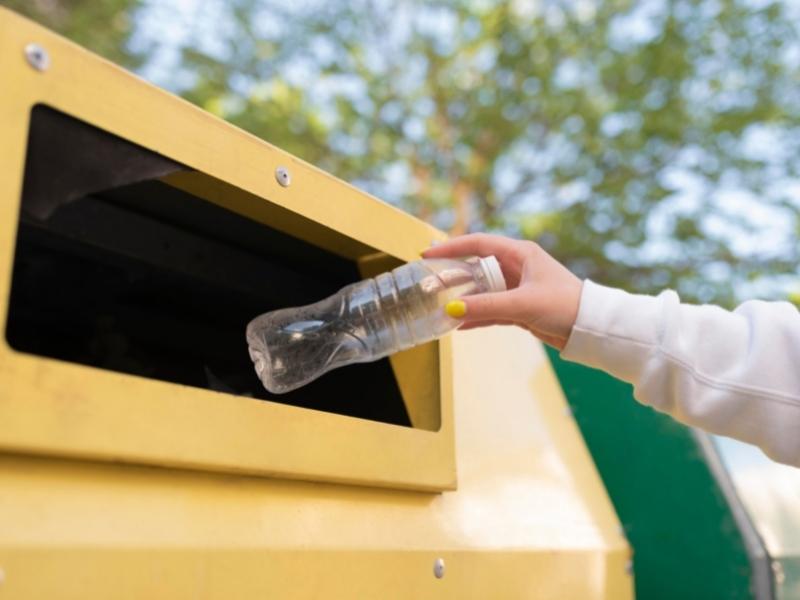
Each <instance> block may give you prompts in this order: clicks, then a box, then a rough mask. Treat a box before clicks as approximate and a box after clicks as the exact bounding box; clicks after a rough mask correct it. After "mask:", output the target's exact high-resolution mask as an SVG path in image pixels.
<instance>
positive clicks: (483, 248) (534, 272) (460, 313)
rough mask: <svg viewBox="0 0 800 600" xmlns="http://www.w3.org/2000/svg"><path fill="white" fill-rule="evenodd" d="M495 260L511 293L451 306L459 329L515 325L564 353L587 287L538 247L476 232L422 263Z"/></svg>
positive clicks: (435, 249) (448, 244)
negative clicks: (470, 258)
mask: <svg viewBox="0 0 800 600" xmlns="http://www.w3.org/2000/svg"><path fill="white" fill-rule="evenodd" d="M490 255H494V256H495V257H496V258H497V260H498V262H499V263H500V268H501V269H502V270H503V276H504V277H505V280H506V284H507V285H508V291H505V292H496V293H487V294H476V295H474V296H465V297H464V298H461V299H460V300H453V301H451V302H448V303H447V306H446V307H445V310H446V311H447V314H448V315H450V316H451V317H454V318H458V319H462V320H463V322H464V323H463V325H461V327H460V329H472V328H473V327H485V326H488V325H517V326H518V327H522V328H523V329H525V330H527V331H529V332H531V333H532V334H533V335H535V336H536V337H537V338H539V339H540V340H542V341H543V342H545V343H546V344H550V345H551V346H554V347H555V348H557V349H558V350H563V349H564V346H565V345H566V343H567V340H568V339H569V335H570V333H571V332H572V326H573V325H574V324H575V319H576V318H577V316H578V306H579V304H580V298H581V290H582V287H583V282H582V281H581V280H580V279H578V278H577V277H576V276H575V275H573V274H572V273H571V272H570V271H569V270H568V269H567V268H566V267H564V266H563V265H562V264H561V263H559V262H558V261H557V260H555V259H554V258H553V257H552V256H550V255H549V254H548V253H547V252H545V251H544V250H542V248H541V247H540V246H539V245H538V244H536V243H534V242H527V241H521V240H514V239H511V238H507V237H503V236H499V235H489V234H486V233H474V234H469V235H464V236H461V237H457V238H453V239H452V240H448V241H446V242H443V243H442V244H439V245H437V246H434V247H432V248H429V249H428V250H426V251H425V252H423V253H422V256H423V258H456V257H459V256H481V257H483V256H490Z"/></svg>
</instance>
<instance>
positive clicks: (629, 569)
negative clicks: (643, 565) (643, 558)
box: [625, 560, 633, 575]
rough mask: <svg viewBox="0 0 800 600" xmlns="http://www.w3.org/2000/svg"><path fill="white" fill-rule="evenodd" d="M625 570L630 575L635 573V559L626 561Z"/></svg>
mask: <svg viewBox="0 0 800 600" xmlns="http://www.w3.org/2000/svg"><path fill="white" fill-rule="evenodd" d="M625 572H626V573H627V574H628V575H633V561H632V560H629V561H628V562H626V563H625Z"/></svg>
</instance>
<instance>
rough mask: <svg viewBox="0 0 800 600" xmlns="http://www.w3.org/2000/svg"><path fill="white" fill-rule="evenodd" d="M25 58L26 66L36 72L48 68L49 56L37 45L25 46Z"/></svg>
mask: <svg viewBox="0 0 800 600" xmlns="http://www.w3.org/2000/svg"><path fill="white" fill-rule="evenodd" d="M25 58H26V59H27V60H28V64H29V65H30V66H32V67H33V68H34V69H36V70H37V71H46V70H47V69H48V68H49V67H50V55H49V54H48V53H47V50H45V49H44V48H42V47H41V46H40V45H39V44H34V43H30V44H28V45H26V46H25Z"/></svg>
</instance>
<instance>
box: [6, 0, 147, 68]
mask: <svg viewBox="0 0 800 600" xmlns="http://www.w3.org/2000/svg"><path fill="white" fill-rule="evenodd" d="M0 5H2V6H5V7H7V8H10V9H11V10H13V11H15V12H17V13H19V14H21V15H24V16H26V17H28V18H30V19H33V20H34V21H37V22H39V23H41V24H42V25H44V26H45V27H47V28H49V29H52V30H54V31H57V32H58V33H60V34H62V35H64V36H66V37H68V38H70V39H71V40H73V41H75V42H77V43H78V44H80V45H81V46H84V47H86V48H89V49H90V50H92V51H94V52H97V53H98V54H100V55H101V56H104V57H105V58H108V59H109V60H112V61H114V62H115V63H117V64H119V65H122V66H124V67H128V68H135V67H137V66H139V65H140V64H141V63H142V61H143V59H144V57H145V53H144V52H134V51H132V50H131V49H130V48H129V47H128V46H127V40H128V38H129V37H130V35H131V34H132V32H133V19H132V16H133V13H134V11H135V9H136V7H137V6H138V5H139V2H138V1H137V0H0Z"/></svg>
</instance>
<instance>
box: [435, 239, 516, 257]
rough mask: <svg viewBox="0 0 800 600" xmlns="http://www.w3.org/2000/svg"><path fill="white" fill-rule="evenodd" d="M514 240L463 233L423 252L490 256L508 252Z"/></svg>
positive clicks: (438, 254) (446, 255) (451, 255)
mask: <svg viewBox="0 0 800 600" xmlns="http://www.w3.org/2000/svg"><path fill="white" fill-rule="evenodd" d="M513 244H514V240H511V239H509V238H505V237H502V236H499V235H489V234H487V233H470V234H467V235H462V236H459V237H456V238H453V239H451V240H447V241H446V242H442V243H441V244H437V245H436V246H433V247H432V248H428V249H427V250H425V251H424V252H423V253H422V256H423V257H425V258H452V257H458V256H490V255H495V256H496V255H498V254H503V253H504V252H505V253H507V252H508V249H509V247H511V246H512V245H513Z"/></svg>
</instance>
